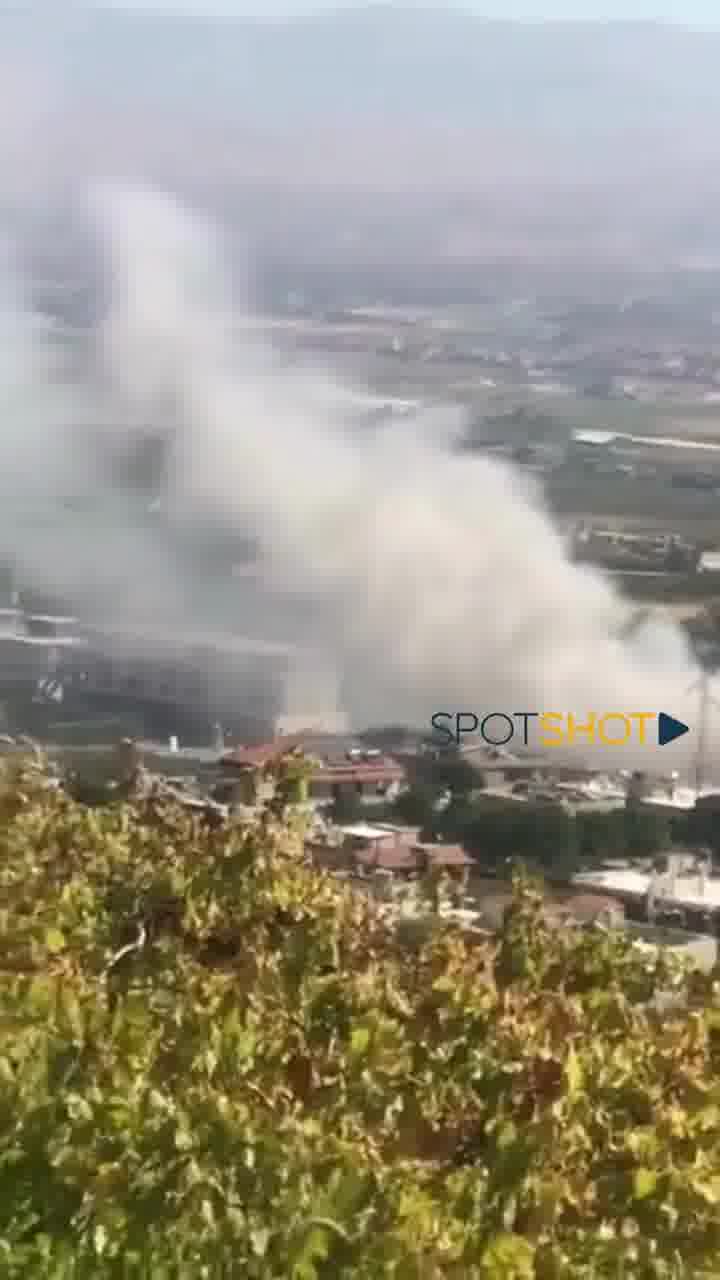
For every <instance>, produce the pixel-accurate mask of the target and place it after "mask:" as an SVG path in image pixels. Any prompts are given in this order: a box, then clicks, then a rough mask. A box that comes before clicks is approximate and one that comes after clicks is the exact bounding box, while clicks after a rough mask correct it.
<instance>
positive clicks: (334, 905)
mask: <svg viewBox="0 0 720 1280" xmlns="http://www.w3.org/2000/svg"><path fill="white" fill-rule="evenodd" d="M294 769H295V772H294V773H288V774H287V776H286V777H285V780H284V781H283V775H282V774H281V776H280V778H279V780H278V787H279V789H278V793H277V796H276V801H275V802H274V804H273V806H272V808H271V810H270V811H268V812H267V813H266V814H265V815H264V816H263V817H262V818H261V819H260V821H259V823H257V824H256V825H254V826H245V827H243V826H235V827H232V828H220V829H217V828H215V829H207V828H204V827H202V826H201V825H199V823H198V820H197V819H193V818H190V817H189V816H187V815H185V814H182V813H180V812H178V811H175V810H173V809H171V808H168V807H163V806H161V805H159V804H158V803H156V802H153V801H146V802H144V804H143V806H142V807H137V806H133V805H117V806H115V807H108V808H106V809H95V810H84V809H82V808H81V807H80V806H78V805H76V804H75V803H73V802H72V801H71V800H70V799H68V798H67V797H66V796H65V795H64V794H63V792H62V791H58V790H52V789H48V788H47V786H46V785H45V780H44V775H43V772H42V768H41V766H40V765H32V766H31V765H28V764H25V765H20V766H19V765H17V764H16V765H12V766H7V767H6V769H5V771H4V772H3V775H2V777H1V778H0V880H1V882H2V890H3V910H2V912H1V913H0V928H1V929H2V958H1V960H0V1023H1V1024H2V1028H3V1041H2V1047H1V1049H0V1253H2V1255H3V1263H2V1274H3V1276H7V1277H9V1278H11V1280H15V1278H18V1280H19V1278H20V1277H22V1278H23V1280H26V1278H27V1277H31V1278H33V1280H50V1277H53V1280H86V1278H87V1280H90V1278H91V1277H92V1280H104V1278H105V1277H107V1278H108V1280H110V1278H111V1277H123V1278H127V1280H135V1278H137V1280H140V1277H150V1276H152V1278H153V1280H159V1278H160V1277H163V1278H167V1280H171V1278H172V1280H196V1277H207V1280H216V1278H217V1280H221V1278H226V1280H227V1278H230V1280H234V1277H237V1278H238V1280H253V1277H255V1278H257V1280H280V1278H281V1277H282V1278H283V1280H286V1278H288V1277H292V1280H344V1278H347V1280H350V1278H353V1280H354V1278H355V1277H357V1278H359V1280H380V1278H381V1277H386V1278H387V1280H405V1278H406V1280H450V1278H453V1280H460V1278H461V1277H462V1280H533V1277H537V1278H538V1280H561V1278H562V1277H567V1280H602V1278H607V1280H610V1278H611V1277H613V1278H614V1277H617V1276H620V1275H622V1276H623V1277H626V1278H627V1280H655V1278H656V1280H664V1278H670V1277H676V1278H677V1280H679V1278H680V1277H681V1276H683V1277H685V1276H687V1277H703V1276H706V1277H708V1280H709V1277H711V1276H716V1275H717V1274H718V1270H719V1268H720V1214H719V1212H718V1206H719V1205H720V1182H719V1179H718V1170H719V1169H720V1146H719V1145H718V1143H719V1139H718V1127H717V1115H718V1108H719V1107H720V1086H718V1083H717V1079H718V1067H719V1066H720V1038H719V1033H718V1028H719V1026H720V997H719V996H718V987H717V984H716V983H715V982H714V975H712V976H711V977H710V978H702V977H697V978H693V979H678V982H679V984H680V986H679V992H680V995H681V999H682V1001H683V1003H684V1008H681V1011H680V1012H679V1013H678V1014H675V1015H673V1014H671V1013H665V1015H664V1016H663V1017H662V1018H659V1017H657V1016H656V1015H655V1014H654V1013H653V1012H652V1007H651V1005H649V1004H648V1001H650V1000H651V997H652V994H653V992H654V991H655V990H657V989H658V988H659V987H662V988H663V989H665V988H667V986H668V984H670V983H671V982H672V981H673V979H672V976H671V974H670V972H669V970H668V969H667V967H666V966H665V965H664V964H663V962H662V960H659V961H650V962H648V961H646V960H645V959H638V958H636V957H635V956H634V955H633V954H631V953H630V951H629V949H628V946H627V944H625V943H623V942H622V941H620V940H616V939H613V938H612V937H594V936H592V935H589V934H580V935H571V934H567V933H553V932H550V931H549V930H548V928H547V926H546V925H544V924H543V923H542V917H541V914H540V911H539V906H540V901H539V899H538V897H537V895H536V894H535V892H534V891H533V890H532V889H531V888H530V886H527V885H523V884H519V885H518V887H517V893H516V900H515V905H514V907H513V908H512V910H511V912H510V914H509V915H508V916H507V918H506V920H505V924H504V926H503V930H502V932H501V935H500V937H499V938H498V941H497V943H496V944H492V945H491V944H483V945H481V946H479V947H476V948H474V949H473V950H468V949H467V947H466V946H465V944H464V943H463V942H462V941H461V940H459V939H458V938H457V937H456V936H455V935H454V934H453V933H452V932H451V931H450V930H449V929H447V928H441V927H440V926H439V925H436V926H432V924H430V925H429V926H428V927H427V928H425V929H423V930H422V931H421V932H418V931H417V930H414V931H413V932H412V934H410V935H408V934H407V932H406V933H405V935H404V936H400V935H397V934H393V933H392V932H390V931H389V929H388V927H387V926H386V925H383V923H382V921H381V920H379V919H378V917H377V915H376V914H375V912H374V911H373V909H372V908H371V906H370V904H369V902H368V901H366V900H365V899H364V898H361V897H357V896H355V895H354V894H353V893H351V892H349V891H347V890H346V889H343V888H342V887H341V886H340V885H339V884H337V883H336V882H334V881H332V880H331V879H329V878H327V877H326V876H324V875H320V874H318V873H315V872H313V871H312V870H310V868H309V867H307V866H306V865H305V864H304V862H303V858H302V853H301V845H300V841H299V833H298V832H297V831H294V829H293V820H292V819H291V817H290V814H289V812H284V803H285V801H286V800H291V799H292V797H293V795H294V793H295V788H296V785H297V783H296V777H297V766H294ZM688 1005H689V1006H690V1008H689V1010H688Z"/></svg>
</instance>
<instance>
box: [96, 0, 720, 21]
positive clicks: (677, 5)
mask: <svg viewBox="0 0 720 1280" xmlns="http://www.w3.org/2000/svg"><path fill="white" fill-rule="evenodd" d="M94 3H95V4H99V5H102V6H103V7H104V8H125V9H128V8H132V9H153V10H156V11H159V12H163V13H172V12H173V11H175V12H183V13H193V12H197V13H202V12H205V13H209V12H217V13H238V14H253V15H260V14H262V13H272V14H285V13H288V14H291V13H292V14H298V13H307V12H313V11H316V12H317V11H319V10H327V9H338V8H347V7H353V5H354V3H357V0H94ZM421 5H422V7H424V8H428V7H431V5H432V0H421ZM403 7H405V8H409V9H412V8H415V7H417V6H416V5H415V4H414V3H413V0H403ZM433 7H434V6H433ZM437 7H438V8H440V7H442V6H441V4H440V3H437ZM458 7H461V8H465V9H469V10H471V11H472V12H474V13H480V14H483V15H484V16H486V17H492V18H500V17H507V18H570V19H575V20H578V19H597V18H624V19H626V20H627V19H629V20H633V19H635V20H638V19H653V18H660V19H664V20H666V21H674V22H683V23H686V24H693V25H697V26H716V25H720V17H719V16H718V7H717V0H465V3H464V4H462V5H460V6H458Z"/></svg>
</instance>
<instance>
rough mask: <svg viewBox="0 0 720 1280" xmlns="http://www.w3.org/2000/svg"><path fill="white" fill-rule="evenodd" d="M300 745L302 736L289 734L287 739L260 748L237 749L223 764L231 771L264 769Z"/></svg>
mask: <svg viewBox="0 0 720 1280" xmlns="http://www.w3.org/2000/svg"><path fill="white" fill-rule="evenodd" d="M300 745H301V735H300V734H288V736H287V737H286V738H278V739H277V741H276V742H266V743H264V744H263V745H262V746H260V747H235V748H234V749H233V750H232V751H227V752H226V753H225V755H223V756H222V757H221V763H222V764H223V765H225V766H226V767H227V768H230V769H263V768H264V767H265V765H268V764H271V763H272V762H273V761H274V760H279V759H280V758H281V757H282V756H286V755H288V754H289V753H290V752H291V751H296V750H297V749H298V747H299V746H300Z"/></svg>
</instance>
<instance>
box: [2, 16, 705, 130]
mask: <svg viewBox="0 0 720 1280" xmlns="http://www.w3.org/2000/svg"><path fill="white" fill-rule="evenodd" d="M6 21H7V20H6V19H5V18H3V22H4V23H6ZM17 21H18V23H19V24H22V21H23V19H22V18H19V19H18V20H17ZM37 25H38V24H37V21H35V29H36V30H37ZM42 25H43V28H44V35H43V39H44V42H45V44H46V45H48V47H52V50H53V57H54V58H56V59H58V60H59V61H60V64H61V66H62V70H63V72H64V73H65V74H66V75H67V78H68V81H69V83H70V84H71V85H72V91H73V94H74V96H75V97H76V98H77V99H79V100H82V101H85V102H90V101H93V102H95V103H98V102H99V103H103V102H105V103H107V104H108V105H113V104H116V103H117V102H118V101H119V100H122V99H127V98H128V96H129V97H130V98H131V100H132V101H133V102H134V103H135V104H136V105H138V106H140V105H142V104H153V105H154V106H155V107H156V108H157V109H158V110H163V109H172V108H174V107H177V106H180V104H185V103H187V102H188V101H191V102H192V103H193V104H194V106H195V108H196V109H198V110H199V111H200V112H201V113H202V112H207V113H208V114H211V115H217V114H219V115H221V116H223V117H226V118H228V119H234V118H242V119H243V120H246V121H249V122H259V123H262V124H273V125H282V124H284V123H287V122H292V123H293V124H294V125H296V124H298V123H300V122H303V121H304V122H308V123H309V122H314V121H321V120H324V119H327V118H332V119H333V120H334V121H335V122H337V121H338V120H342V119H348V120H363V119H366V118H374V119H377V118H382V117H383V116H386V117H389V118H390V119H400V120H405V119H407V120H408V121H414V122H416V123H417V122H419V121H426V122H427V123H429V124H434V125H438V124H445V125H447V126H448V127H476V126H479V125H481V126H483V127H491V128H495V127H504V128H510V129H517V128H524V127H527V128H548V129H553V130H554V129H559V130H576V129H578V128H579V127H586V128H593V129H604V128H608V127H610V128H622V127H632V128H637V129H643V128H646V127H652V128H657V127H658V126H672V127H677V126H678V124H679V123H680V122H684V123H685V124H686V126H687V127H688V128H693V127H698V128H700V127H703V128H704V127H705V126H706V125H707V124H708V123H709V122H710V121H711V119H712V115H713V113H714V112H715V111H717V110H718V108H720V77H718V75H717V67H718V62H719V61H720V32H703V31H696V30H691V29H686V28H682V27H675V26H669V25H664V24H662V23H652V22H633V23H622V22H617V23H601V22H598V23H591V22H588V21H584V22H577V23H572V22H559V21H557V22H552V23H540V22H527V23H521V22H511V21H503V20H490V19H483V18H481V17H476V16H474V15H471V14H468V13H464V12H461V11H457V10H452V9H451V10H444V9H432V8H428V9H423V10H409V9H404V8H397V7H394V6H392V5H388V6H377V7H369V8H358V9H345V10H342V11H338V12H335V13H324V14H321V15H318V16H314V17H300V18H294V19H288V20H279V19H276V18H267V19H240V18H234V19H233V18H219V17H189V16H182V17H181V16H177V15H173V16H172V17H170V16H164V15H160V14H157V13H149V12H143V11H137V10H136V11H131V10H119V9H118V10H114V9H113V10H111V9H105V10H101V9H95V10H83V12H82V13H79V12H78V13H76V15H75V16H74V17H68V16H58V15H55V16H53V15H51V14H48V16H46V17H45V16H44V17H43V23H42ZM26 26H27V30H28V31H29V27H30V18H29V17H28V18H27V22H26Z"/></svg>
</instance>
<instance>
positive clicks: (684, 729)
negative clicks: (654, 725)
mask: <svg viewBox="0 0 720 1280" xmlns="http://www.w3.org/2000/svg"><path fill="white" fill-rule="evenodd" d="M689 732H690V729H689V727H688V725H686V724H683V722H682V720H676V719H675V717H674V716H668V715H666V714H665V712H664V711H661V712H660V715H659V716H658V746H661V747H666V746H667V744H668V742H674V741H675V739H676V738H682V736H683V734H684V733H689Z"/></svg>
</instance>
